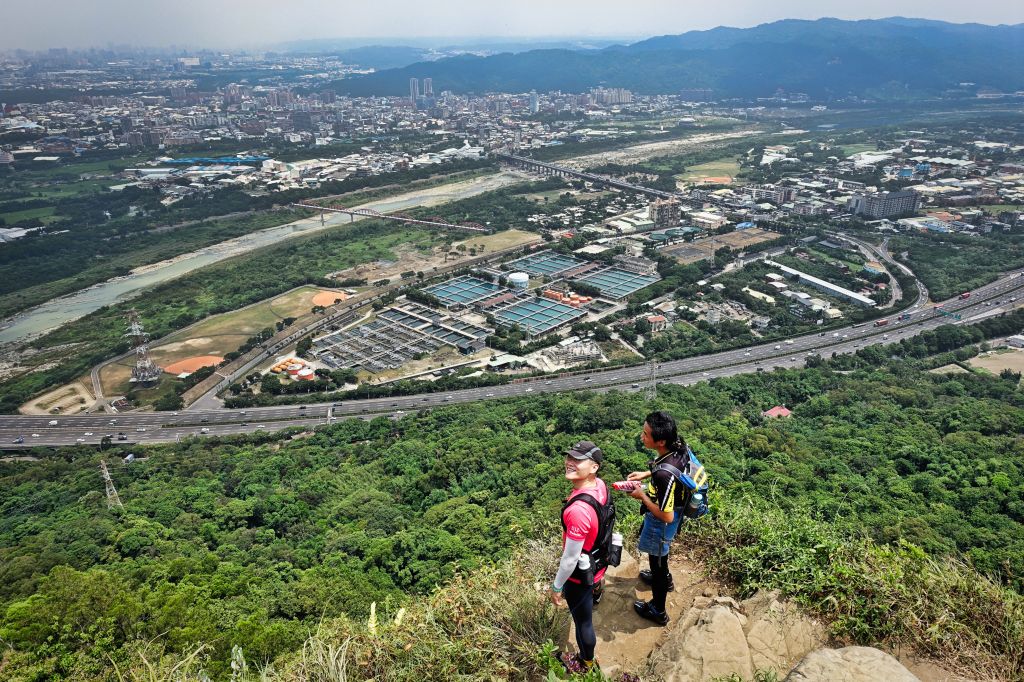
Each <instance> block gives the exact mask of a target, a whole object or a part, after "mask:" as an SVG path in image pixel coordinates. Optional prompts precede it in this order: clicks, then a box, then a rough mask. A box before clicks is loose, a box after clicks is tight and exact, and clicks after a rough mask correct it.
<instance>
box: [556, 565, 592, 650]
mask: <svg viewBox="0 0 1024 682" xmlns="http://www.w3.org/2000/svg"><path fill="white" fill-rule="evenodd" d="M563 595H564V596H565V603H566V605H567V606H568V607H569V613H571V614H572V622H573V623H575V624H576V646H578V647H579V648H580V658H582V659H583V660H584V661H592V660H594V647H596V646H597V633H596V632H594V587H593V585H583V584H582V583H574V582H571V581H569V582H566V583H565V589H564V591H563Z"/></svg>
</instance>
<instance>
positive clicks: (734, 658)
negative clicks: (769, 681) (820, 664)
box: [651, 592, 826, 682]
mask: <svg viewBox="0 0 1024 682" xmlns="http://www.w3.org/2000/svg"><path fill="white" fill-rule="evenodd" d="M825 639H826V634H825V629H824V627H822V626H821V624H819V623H817V622H816V621H814V620H813V619H811V618H809V617H807V616H805V615H803V614H801V613H800V612H799V611H798V610H797V609H796V608H795V607H794V606H792V605H791V604H788V603H786V602H782V601H780V600H779V598H778V593H775V592H767V593H764V592H759V593H757V594H755V595H754V596H753V597H751V598H750V599H747V600H746V601H744V602H742V603H737V602H736V601H735V600H734V599H732V598H731V597H715V596H701V597H696V598H695V599H694V600H693V606H692V607H691V608H690V609H689V611H687V612H686V613H685V615H684V616H683V617H682V619H681V620H680V622H679V624H678V625H677V626H676V627H675V628H674V629H673V630H672V631H671V632H670V633H669V634H668V637H667V639H666V641H665V642H664V643H663V644H662V646H661V647H659V648H658V649H657V650H655V651H654V652H653V653H652V655H651V664H652V667H653V669H654V672H655V674H657V675H660V676H661V677H663V678H664V679H665V681H666V682H703V681H704V680H710V679H712V678H715V677H727V676H729V675H731V674H734V673H735V674H738V675H739V676H741V677H742V678H743V679H751V678H753V676H754V673H755V671H757V670H769V669H771V670H775V671H779V672H781V671H787V670H789V669H790V668H791V667H792V666H793V664H795V663H796V662H797V661H799V660H800V659H801V657H803V656H804V655H805V654H807V653H808V652H810V651H812V650H813V649H815V648H817V647H819V646H821V645H822V644H823V643H824V641H825Z"/></svg>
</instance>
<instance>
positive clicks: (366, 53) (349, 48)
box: [276, 38, 622, 70]
mask: <svg viewBox="0 0 1024 682" xmlns="http://www.w3.org/2000/svg"><path fill="white" fill-rule="evenodd" d="M621 42H622V41H616V40H611V39H608V38H564V39H526V38H523V39H513V38H506V39H497V38H494V39H484V38H467V39H466V40H463V41H460V42H454V43H453V42H451V40H442V39H437V38H434V39H431V40H426V39H422V38H421V39H418V40H412V41H404V40H402V41H397V42H392V41H388V42H381V43H379V44H376V43H375V44H362V42H361V41H355V40H352V39H338V40H332V39H310V40H298V41H292V42H288V43H282V44H280V45H278V46H276V49H280V50H281V51H283V52H287V53H293V54H321V55H322V54H332V55H335V56H337V57H339V58H341V59H342V60H344V61H345V62H349V63H352V64H358V65H359V66H362V67H366V68H372V69H378V70H380V69H398V68H401V67H403V66H408V65H409V64H413V63H416V62H432V61H436V60H437V59H440V58H443V57H449V56H453V55H457V54H462V53H473V54H477V55H491V54H497V53H500V52H512V53H517V52H526V51H528V50H539V49H559V50H595V49H600V48H604V47H608V46H610V45H616V44H620V43H621Z"/></svg>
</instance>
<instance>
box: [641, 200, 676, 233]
mask: <svg viewBox="0 0 1024 682" xmlns="http://www.w3.org/2000/svg"><path fill="white" fill-rule="evenodd" d="M647 217H648V218H650V219H651V220H652V221H654V226H655V227H657V228H658V229H662V228H666V227H674V226H676V225H678V224H679V223H680V222H681V221H682V218H683V211H682V206H681V205H680V204H679V202H678V201H676V200H675V199H665V200H660V199H656V200H655V201H653V202H652V203H651V205H650V206H649V207H648V209H647Z"/></svg>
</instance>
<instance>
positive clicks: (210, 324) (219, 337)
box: [100, 286, 345, 396]
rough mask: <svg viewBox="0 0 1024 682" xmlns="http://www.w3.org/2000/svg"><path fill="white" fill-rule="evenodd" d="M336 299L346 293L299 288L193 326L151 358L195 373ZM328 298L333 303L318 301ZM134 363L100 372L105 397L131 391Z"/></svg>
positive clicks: (156, 346)
mask: <svg viewBox="0 0 1024 682" xmlns="http://www.w3.org/2000/svg"><path fill="white" fill-rule="evenodd" d="M318 297H319V298H318ZM335 298H345V294H344V293H343V292H340V291H335V290H327V289H321V288H319V287H310V286H306V287H299V288H298V289H293V290H291V291H289V292H286V293H284V294H281V295H280V296H277V297H276V298H273V299H270V300H266V301H261V302H259V303H256V304H253V305H251V306H248V307H246V308H242V309H241V310H235V311H233V312H230V313H224V314H223V315H214V316H212V317H209V318H207V319H205V320H203V321H202V322H200V323H198V324H196V325H193V326H192V327H189V328H187V329H183V330H181V331H179V332H175V333H173V334H170V335H168V336H167V337H165V338H163V339H160V340H159V341H157V342H156V343H155V344H154V345H153V346H152V347H151V348H150V357H152V358H153V361H154V362H155V363H156V364H158V365H159V366H161V367H163V368H165V369H169V370H175V369H176V370H177V371H174V372H171V373H173V374H180V373H181V372H183V371H195V369H197V368H198V367H201V366H204V365H207V364H211V363H212V364H216V363H215V362H214V360H213V358H217V357H220V358H223V357H224V356H225V355H227V354H228V353H230V352H232V351H235V350H238V348H239V346H241V345H242V344H243V343H245V341H246V340H247V339H248V338H249V337H251V336H254V335H256V334H258V333H259V332H260V331H261V330H263V329H266V328H267V327H272V328H273V327H274V326H275V325H276V324H277V322H278V321H280V320H283V319H285V318H288V317H300V316H301V315H304V314H307V313H309V311H310V310H311V309H312V308H313V306H314V305H333V303H334V299H335ZM325 299H330V300H329V301H327V302H323V303H316V302H315V301H317V300H319V301H324V300H325ZM134 364H135V359H134V357H133V356H129V357H127V358H124V359H123V360H119V361H117V362H114V363H111V364H108V365H106V366H104V367H103V368H102V369H101V370H100V383H101V384H102V385H103V393H104V395H106V396H116V395H123V394H124V393H125V392H126V391H127V390H128V389H129V387H130V384H129V383H128V380H129V379H130V378H131V368H132V366H133V365H134Z"/></svg>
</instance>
